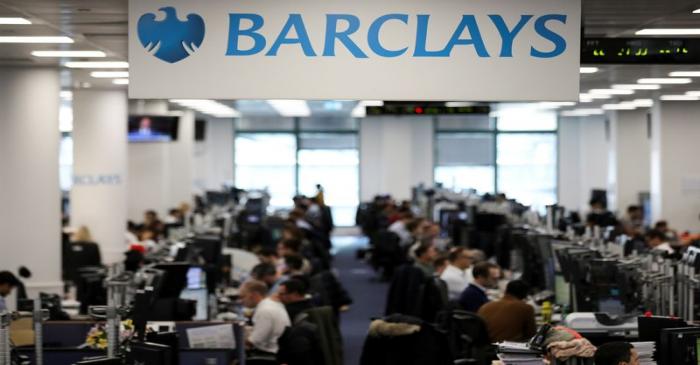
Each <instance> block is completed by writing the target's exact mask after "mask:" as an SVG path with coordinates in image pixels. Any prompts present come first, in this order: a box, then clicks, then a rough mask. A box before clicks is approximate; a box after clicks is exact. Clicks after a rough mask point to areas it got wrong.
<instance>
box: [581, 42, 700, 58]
mask: <svg viewBox="0 0 700 365" xmlns="http://www.w3.org/2000/svg"><path fill="white" fill-rule="evenodd" d="M581 63H582V64H696V63H697V64H700V38H585V39H584V40H583V42H582V43H581Z"/></svg>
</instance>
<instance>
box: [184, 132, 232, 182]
mask: <svg viewBox="0 0 700 365" xmlns="http://www.w3.org/2000/svg"><path fill="white" fill-rule="evenodd" d="M206 123H207V124H206V135H205V140H204V141H201V142H195V144H194V162H193V163H194V166H193V174H194V186H195V191H196V192H198V193H202V192H204V191H206V190H218V189H220V188H221V185H222V184H224V183H229V184H233V181H234V178H233V173H234V171H233V170H234V169H233V167H234V165H233V164H234V161H233V148H234V145H233V143H234V131H233V120H232V119H208V120H207V122H206Z"/></svg>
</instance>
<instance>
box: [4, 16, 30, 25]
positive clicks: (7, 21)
mask: <svg viewBox="0 0 700 365" xmlns="http://www.w3.org/2000/svg"><path fill="white" fill-rule="evenodd" d="M26 24H32V22H30V21H29V19H26V18H19V17H0V25H26Z"/></svg>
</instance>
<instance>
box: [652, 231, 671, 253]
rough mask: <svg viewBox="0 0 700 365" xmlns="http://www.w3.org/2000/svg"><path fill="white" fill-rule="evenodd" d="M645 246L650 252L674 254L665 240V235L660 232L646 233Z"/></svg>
mask: <svg viewBox="0 0 700 365" xmlns="http://www.w3.org/2000/svg"><path fill="white" fill-rule="evenodd" d="M647 245H648V246H649V248H650V249H651V250H652V251H661V252H665V253H667V254H669V255H673V254H675V253H676V250H674V249H673V247H671V244H670V243H668V241H667V240H666V235H665V234H664V233H663V232H661V231H657V230H651V231H650V232H649V233H647Z"/></svg>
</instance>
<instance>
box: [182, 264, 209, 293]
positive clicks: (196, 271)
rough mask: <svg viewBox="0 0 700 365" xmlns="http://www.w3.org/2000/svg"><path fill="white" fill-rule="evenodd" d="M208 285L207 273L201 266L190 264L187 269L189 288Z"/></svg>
mask: <svg viewBox="0 0 700 365" xmlns="http://www.w3.org/2000/svg"><path fill="white" fill-rule="evenodd" d="M206 287H207V274H206V272H205V271H204V270H203V269H202V268H201V267H200V266H190V268H189V270H187V289H199V288H206Z"/></svg>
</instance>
